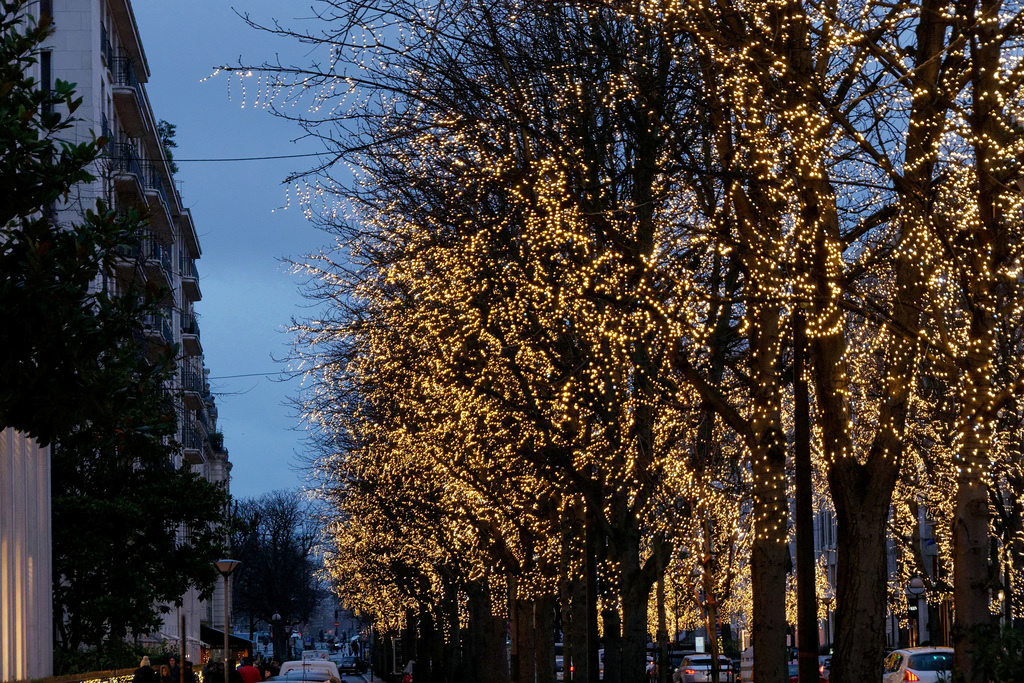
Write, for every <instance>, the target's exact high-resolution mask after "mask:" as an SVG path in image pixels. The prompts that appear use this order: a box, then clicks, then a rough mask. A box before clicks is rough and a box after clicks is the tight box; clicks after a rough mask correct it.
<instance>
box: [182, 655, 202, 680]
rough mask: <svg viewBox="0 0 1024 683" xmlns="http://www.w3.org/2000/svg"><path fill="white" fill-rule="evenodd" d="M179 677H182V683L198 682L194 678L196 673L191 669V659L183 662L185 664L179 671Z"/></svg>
mask: <svg viewBox="0 0 1024 683" xmlns="http://www.w3.org/2000/svg"><path fill="white" fill-rule="evenodd" d="M181 675H182V677H183V683H199V680H198V679H197V678H196V672H195V670H194V669H193V668H192V660H191V659H186V660H185V664H184V666H183V667H182V670H181Z"/></svg>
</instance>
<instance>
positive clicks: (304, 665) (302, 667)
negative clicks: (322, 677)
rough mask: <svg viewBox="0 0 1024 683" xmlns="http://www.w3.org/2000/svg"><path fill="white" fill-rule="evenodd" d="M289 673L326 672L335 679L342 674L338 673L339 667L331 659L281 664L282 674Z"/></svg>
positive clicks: (303, 660) (304, 660) (302, 660)
mask: <svg viewBox="0 0 1024 683" xmlns="http://www.w3.org/2000/svg"><path fill="white" fill-rule="evenodd" d="M289 671H326V672H328V673H330V674H332V675H334V677H335V678H338V677H339V676H340V675H341V674H340V673H339V672H338V665H337V664H335V663H334V662H332V661H331V660H329V659H301V660H294V661H291V662H284V663H283V664H281V673H282V674H286V673H288V672H289Z"/></svg>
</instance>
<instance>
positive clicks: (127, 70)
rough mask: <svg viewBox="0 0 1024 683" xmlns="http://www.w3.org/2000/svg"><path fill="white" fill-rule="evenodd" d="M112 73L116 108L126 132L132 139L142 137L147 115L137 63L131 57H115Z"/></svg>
mask: <svg viewBox="0 0 1024 683" xmlns="http://www.w3.org/2000/svg"><path fill="white" fill-rule="evenodd" d="M110 73H111V75H112V76H113V77H114V83H113V95H114V106H115V107H117V113H118V118H120V120H121V125H122V126H124V129H125V131H127V133H128V134H129V135H131V136H132V137H136V138H137V137H142V135H143V134H144V133H145V132H146V115H145V112H144V111H143V103H144V102H145V100H144V99H143V93H142V84H141V83H139V79H138V78H136V77H135V62H134V61H133V60H132V58H131V57H128V56H124V55H122V56H119V57H114V63H113V65H111V68H110Z"/></svg>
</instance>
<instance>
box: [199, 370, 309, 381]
mask: <svg viewBox="0 0 1024 683" xmlns="http://www.w3.org/2000/svg"><path fill="white" fill-rule="evenodd" d="M287 374H290V373H288V372H286V371H279V372H250V373H247V374H244V375H218V376H217V377H210V380H211V381H212V380H215V379H237V378H239V377H273V376H275V375H287Z"/></svg>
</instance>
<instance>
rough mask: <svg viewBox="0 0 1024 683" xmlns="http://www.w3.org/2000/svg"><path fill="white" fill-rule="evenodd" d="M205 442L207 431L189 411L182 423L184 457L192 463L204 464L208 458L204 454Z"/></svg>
mask: <svg viewBox="0 0 1024 683" xmlns="http://www.w3.org/2000/svg"><path fill="white" fill-rule="evenodd" d="M205 443H206V433H205V432H204V431H203V428H202V426H201V425H200V424H199V423H198V422H197V421H196V419H195V418H194V417H192V413H191V411H189V412H188V413H186V414H185V416H184V418H183V419H182V425H181V447H182V453H181V454H182V457H184V458H185V460H186V461H188V463H189V464H191V465H201V464H203V462H204V461H205V460H206V458H205V457H204V456H203V453H204V450H203V446H204V445H205Z"/></svg>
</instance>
